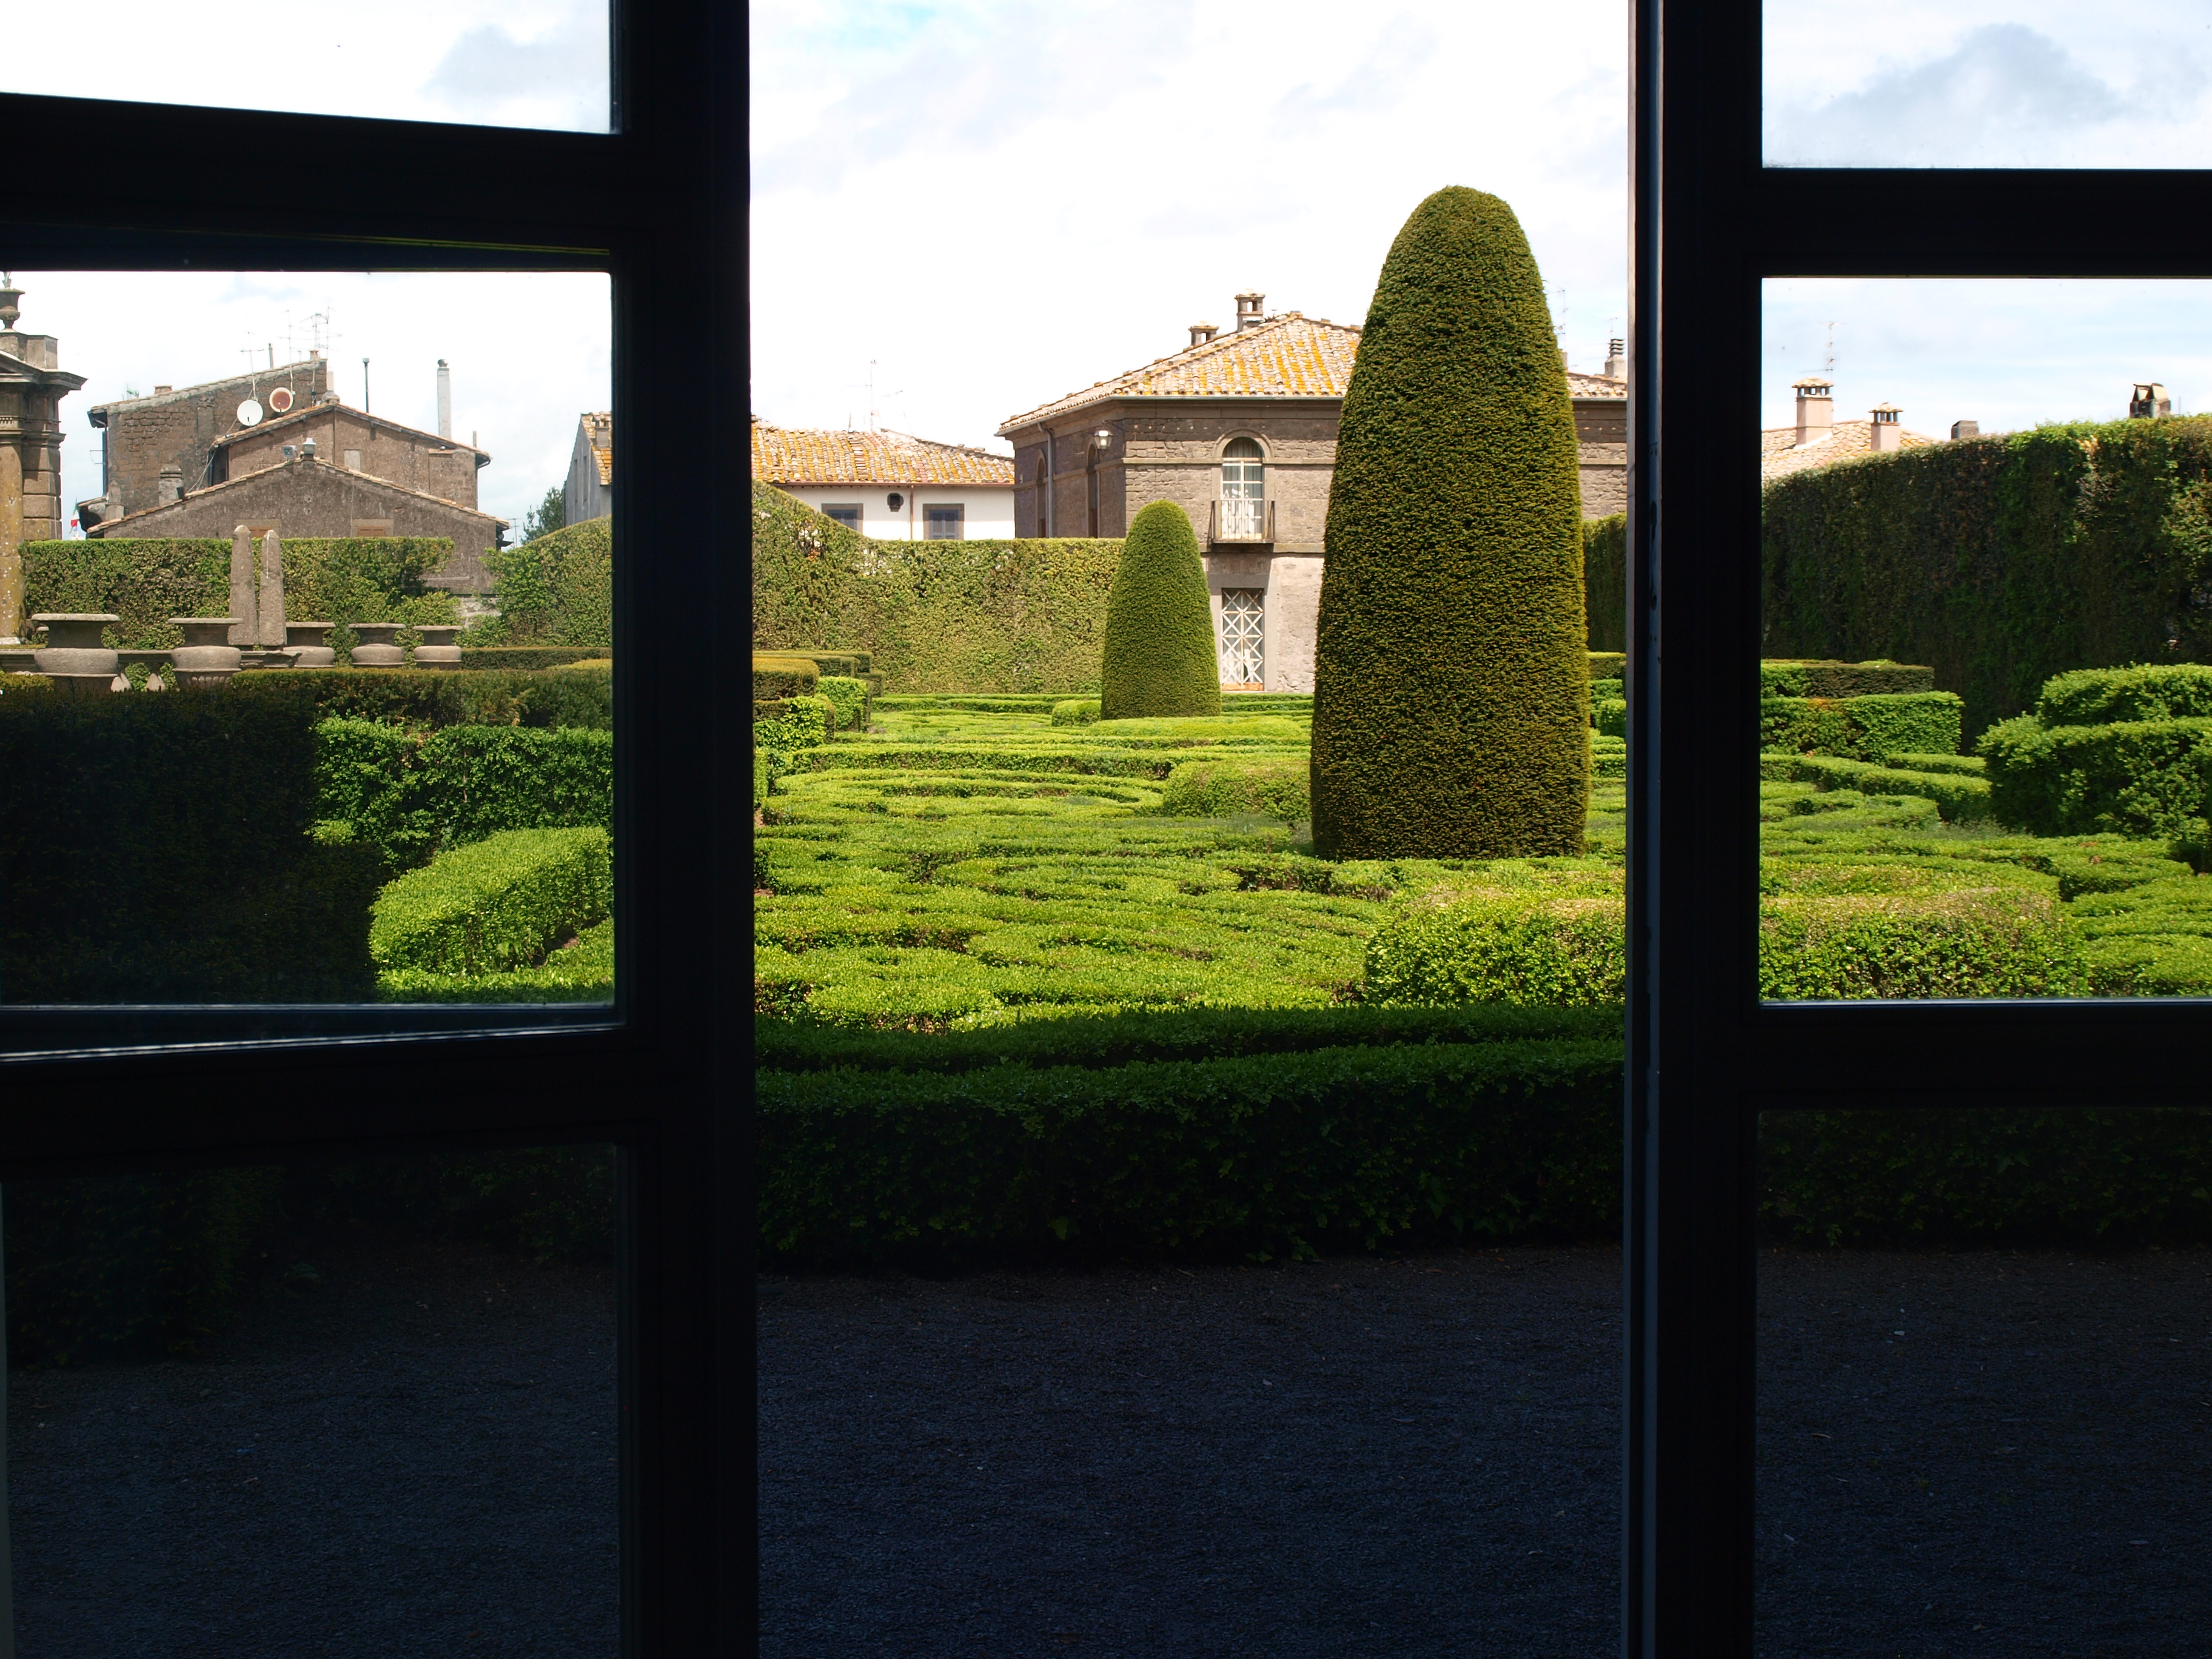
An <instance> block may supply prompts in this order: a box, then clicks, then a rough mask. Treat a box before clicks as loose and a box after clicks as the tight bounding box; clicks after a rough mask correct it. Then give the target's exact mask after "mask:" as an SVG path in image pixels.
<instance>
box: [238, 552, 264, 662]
mask: <svg viewBox="0 0 2212 1659" xmlns="http://www.w3.org/2000/svg"><path fill="white" fill-rule="evenodd" d="M254 608H255V607H254V604H253V532H252V531H250V530H248V529H247V528H246V526H244V525H240V526H238V528H237V529H235V530H234V531H232V532H230V614H231V615H232V616H234V617H237V618H238V620H237V621H236V622H234V623H232V624H231V625H230V642H231V643H232V644H233V645H235V646H239V647H242V648H244V649H246V650H248V651H251V650H252V648H253V647H254V645H255V644H256V643H257V638H256V636H257V635H258V634H259V633H260V631H261V630H260V629H258V627H257V626H256V625H255V623H254V614H253V613H254Z"/></svg>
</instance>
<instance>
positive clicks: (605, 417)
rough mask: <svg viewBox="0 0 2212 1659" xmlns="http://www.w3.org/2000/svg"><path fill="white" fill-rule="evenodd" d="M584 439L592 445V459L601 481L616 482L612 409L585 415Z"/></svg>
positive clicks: (603, 483)
mask: <svg viewBox="0 0 2212 1659" xmlns="http://www.w3.org/2000/svg"><path fill="white" fill-rule="evenodd" d="M584 441H585V442H586V444H587V445H589V446H590V447H591V451H592V462H593V464H594V465H597V466H598V468H599V483H601V484H602V485H606V484H611V483H614V481H615V417H614V415H613V413H612V412H611V411H602V412H600V413H599V414H597V415H586V416H584Z"/></svg>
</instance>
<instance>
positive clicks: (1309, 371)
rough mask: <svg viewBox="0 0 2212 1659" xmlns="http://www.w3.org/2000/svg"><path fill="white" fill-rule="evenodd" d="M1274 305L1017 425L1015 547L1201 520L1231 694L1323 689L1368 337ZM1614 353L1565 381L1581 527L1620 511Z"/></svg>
mask: <svg viewBox="0 0 2212 1659" xmlns="http://www.w3.org/2000/svg"><path fill="white" fill-rule="evenodd" d="M1265 301H1266V296H1265V295H1261V294H1257V293H1244V294H1240V295H1237V298H1236V306H1237V311H1236V317H1237V326H1236V327H1235V329H1234V330H1232V331H1229V332H1227V333H1224V332H1223V331H1221V330H1220V329H1218V328H1217V327H1216V326H1215V325H1212V323H1194V324H1192V325H1191V327H1190V342H1189V343H1188V345H1187V346H1185V347H1184V348H1183V349H1182V350H1180V351H1177V352H1176V353H1175V354H1173V355H1172V356H1166V357H1162V358H1160V359H1158V361H1157V362H1152V363H1148V364H1146V366H1145V367H1144V368H1137V369H1132V370H1130V371H1129V372H1128V373H1127V374H1121V375H1117V376H1115V377H1114V378H1113V379H1111V380H1101V381H1099V382H1098V383H1097V385H1096V386H1091V387H1089V388H1087V389H1086V390H1085V391H1082V392H1073V393H1071V394H1070V395H1069V396H1067V397H1065V398H1060V399H1059V400H1058V401H1056V402H1054V403H1049V404H1044V405H1043V406H1042V407H1041V408H1037V409H1033V410H1030V411H1029V412H1028V413H1027V414H1025V415H1018V416H1014V417H1013V418H1012V420H1010V421H1008V422H1006V424H1005V425H1003V426H1001V427H1000V428H999V435H1000V437H1002V438H1005V439H1006V440H1008V441H1011V442H1012V445H1013V447H1014V524H1015V534H1017V535H1019V536H1119V535H1121V534H1123V533H1124V532H1125V531H1126V530H1127V526H1128V522H1129V520H1130V519H1131V518H1132V517H1133V516H1134V515H1135V513H1136V512H1137V510H1138V509H1139V507H1144V506H1146V504H1147V503H1149V502H1152V501H1175V502H1176V503H1177V504H1179V505H1180V506H1181V507H1182V508H1183V510H1184V511H1185V512H1187V513H1189V514H1190V520H1191V524H1192V526H1194V528H1195V529H1196V530H1197V532H1198V535H1199V540H1200V546H1201V548H1202V550H1203V551H1204V554H1205V559H1206V585H1207V586H1208V587H1209V588H1210V589H1211V590H1212V594H1213V605H1214V617H1215V623H1216V628H1217V637H1218V640H1219V642H1220V647H1221V658H1222V684H1224V685H1225V686H1233V687H1237V688H1239V689H1249V690H1260V689H1262V688H1264V689H1265V690H1270V691H1310V690H1313V663H1314V647H1315V635H1316V624H1317V623H1318V620H1319V613H1320V608H1321V574H1322V531H1323V529H1324V527H1325V526H1326V525H1327V524H1328V487H1329V478H1330V475H1331V473H1332V472H1333V471H1334V468H1335V465H1336V428H1337V417H1338V416H1339V414H1340V411H1341V410H1342V409H1343V406H1344V393H1345V388H1346V386H1348V385H1349V384H1350V383H1351V380H1352V362H1353V359H1354V357H1355V356H1357V354H1358V349H1359V330H1358V328H1357V327H1355V326H1352V325H1349V324H1345V323H1332V322H1328V321H1326V320H1324V319H1321V318H1316V317H1307V316H1305V315H1304V314H1303V313H1299V312H1296V311H1286V312H1284V313H1280V314H1279V315H1275V316H1270V315H1268V314H1267V312H1266V309H1265ZM1606 370H1607V372H1606V373H1605V374H1574V373H1571V372H1570V373H1569V374H1568V376H1567V381H1568V392H1569V395H1570V396H1571V398H1572V399H1573V403H1574V410H1575V431H1576V436H1577V440H1578V441H1579V442H1580V446H1581V458H1582V489H1583V513H1584V515H1585V516H1587V517H1601V516H1603V515H1605V514H1607V513H1618V512H1620V511H1621V510H1622V508H1623V507H1625V506H1626V502H1627V465H1628V382H1627V380H1626V378H1625V373H1626V364H1625V362H1623V360H1622V357H1621V353H1620V343H1619V342H1618V341H1616V342H1614V343H1613V356H1612V357H1611V358H1610V359H1609V360H1608V361H1607V364H1606Z"/></svg>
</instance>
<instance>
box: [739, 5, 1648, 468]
mask: <svg viewBox="0 0 2212 1659" xmlns="http://www.w3.org/2000/svg"><path fill="white" fill-rule="evenodd" d="M1626 29H1627V20H1626V10H1625V8H1624V6H1623V5H1622V4H1621V3H1620V0H1570V3H1565V4H1560V5H1555V6H1552V7H1547V8H1528V7H1522V6H1512V5H1507V4H1504V3H1502V0H1488V3H1482V4H1477V5H1471V6H1462V7H1458V8H1452V9H1437V8H1433V7H1426V6H1419V5H1413V4H1408V3H1404V0H1384V3H1382V4H1378V5H1376V6H1373V7H1370V8H1368V9H1364V10H1347V9H1345V8H1342V7H1336V6H1327V7H1325V6H1322V5H1319V4H1315V3H1287V4H1279V5H1276V6H1273V7H1270V8H1267V9H1266V10H1265V12H1264V13H1255V11H1254V10H1253V9H1251V8H1250V7H1249V5H1245V4H1231V3H1226V0H1175V3H1149V4H1148V3H1143V0H1134V3H1121V4H1111V3H1106V0H1079V3H1073V4H1069V5H1066V6H1058V7H1053V8H1038V7H1035V6H1030V5H1020V4H1013V3H1008V0H963V3H958V4H952V5H945V6H926V5H910V4H909V5H895V4H882V3H870V0H844V3H836V4H830V5H826V6H825V5H818V4H817V5H799V4H796V3H792V0H783V3H774V0H771V3H767V4H763V5H761V6H757V7H756V8H755V9H754V13H753V49H754V59H753V76H754V86H753V94H754V96H753V123H754V125H753V139H754V155H755V163H754V165H755V173H754V187H755V193H754V197H753V202H752V222H753V234H754V242H753V307H754V311H753V341H754V353H755V355H754V374H755V384H754V388H753V404H754V408H755V409H756V410H757V412H758V413H759V414H760V415H761V416H763V418H765V419H769V420H774V421H777V422H782V423H786V424H790V425H801V426H817V425H818V426H842V425H844V424H845V423H846V422H847V420H848V417H849V418H850V419H852V420H853V421H854V422H855V423H859V424H865V422H866V419H867V397H868V393H867V391H866V379H867V375H868V373H869V364H870V362H871V360H874V361H875V362H876V363H877V365H878V367H877V371H876V373H877V386H878V397H879V398H882V395H883V394H884V393H886V392H893V391H902V392H903V394H904V395H903V398H902V400H898V401H896V402H892V401H889V400H885V401H884V402H883V404H882V405H881V406H882V407H883V410H884V412H883V415H882V423H883V424H885V425H892V426H902V427H904V428H907V429H911V430H915V431H919V432H921V433H922V434H924V435H927V436H931V437H939V438H950V439H957V440H964V441H980V440H981V439H983V438H984V437H985V435H987V434H989V433H990V432H992V431H993V430H994V428H996V427H997V426H998V425H999V424H1000V422H1002V421H1003V420H1004V419H1006V417H1007V416H1010V415H1013V414H1016V413H1018V412H1019V411H1021V410H1025V409H1029V408H1031V407H1034V406H1035V405H1036V404H1040V403H1042V402H1045V401H1046V400H1048V399H1049V398H1055V397H1058V396H1060V394H1062V393H1063V392H1068V391H1070V390H1073V389H1074V388H1076V387H1078V386H1087V385H1089V384H1091V382H1093V381H1095V380H1100V379H1103V378H1104V377H1106V376H1108V375H1111V374H1119V373H1120V372H1121V371H1122V370H1124V369H1127V368H1132V367H1134V366H1135V365H1137V364H1139V363H1142V362H1149V361H1150V360H1152V359H1153V358H1155V357H1158V356H1164V355H1165V354H1167V353H1169V352H1171V351H1173V350H1176V349H1178V348H1180V347H1181V346H1182V344H1184V343H1186V341H1187V339H1188V336H1187V335H1186V334H1185V333H1184V328H1185V326H1186V325H1188V324H1189V323H1191V322H1194V321H1196V320H1199V319H1208V320H1211V321H1213V322H1216V323H1224V322H1226V321H1228V320H1229V315H1228V313H1229V312H1230V307H1231V295H1233V294H1235V293H1236V292H1237V291H1238V290H1239V289H1247V288H1257V289H1261V290H1263V291H1264V292H1266V294H1267V296H1268V297H1267V304H1268V307H1269V308H1270V309H1271V310H1289V309H1297V310H1300V311H1304V312H1305V313H1307V314H1309V315H1312V316H1323V317H1329V318H1333V319H1338V320H1341V321H1346V322H1358V321H1359V320H1361V319H1363V318H1364V316H1365V314H1366V309H1367V302H1368V298H1369V295H1370V292H1371V290H1372V289H1373V285H1374V281H1375V276H1376V271H1377V270H1379V269H1380V267H1381V264H1382V261H1383V254H1384V253H1385V252H1386V251H1387V250H1388V249H1389V244H1390V240H1391V239H1392V238H1393V237H1394V236H1395V235H1396V234H1397V232H1398V229H1399V227H1400V226H1401V224H1402V223H1403V222H1404V221H1405V218H1406V216H1407V214H1408V213H1410V212H1411V211H1412V210H1413V206H1414V205H1415V204H1417V203H1418V202H1419V200H1420V199H1421V198H1422V197H1425V196H1426V195H1427V194H1428V193H1429V192H1430V191H1433V190H1436V189H1437V188H1439V187H1440V186H1443V185H1452V184H1459V185H1474V186H1475V187H1477V188H1479V189H1483V190H1488V191H1494V192H1496V193H1497V194H1498V195H1500V196H1503V197H1505V199H1506V200H1507V201H1509V202H1510V203H1511V204H1513V206H1514V208H1515V210H1516V212H1517V213H1518V214H1519V215H1520V216H1521V220H1522V224H1523V226H1524V228H1526V229H1527V231H1528V235H1529V239H1530V241H1531V243H1532V244H1533V246H1534V249H1535V252H1536V255H1537V258H1538V259H1539V261H1540V263H1541V265H1542V267H1543V270H1544V274H1545V280H1546V282H1547V284H1550V285H1552V286H1553V287H1554V288H1560V289H1565V329H1566V338H1567V343H1568V344H1569V346H1570V348H1571V350H1572V352H1573V354H1574V357H1575V361H1576V362H1577V365H1588V366H1591V367H1595V365H1596V363H1597V362H1598V361H1599V360H1600V359H1601V357H1602V356H1603V354H1604V349H1605V339H1606V337H1607V333H1608V332H1613V333H1618V332H1620V323H1619V320H1618V319H1620V315H1621V313H1624V312H1625V311H1626V297H1625V296H1626V263H1627V249H1626V240H1627V203H1626V111H1627V92H1626V75H1625V63H1626Z"/></svg>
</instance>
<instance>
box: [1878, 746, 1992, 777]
mask: <svg viewBox="0 0 2212 1659" xmlns="http://www.w3.org/2000/svg"><path fill="white" fill-rule="evenodd" d="M1878 758H1879V759H1880V760H1881V763H1882V764H1883V765H1884V766H1887V767H1888V768H1889V769H1891V770H1892V771H1895V772H1939V773H1940V772H1948V773H1951V774H1954V775H1957V776H1959V777H1962V778H1978V777H1980V776H1982V775H1983V774H1984V772H1985V771H1986V770H1987V769H1988V766H1989V763H1988V762H1986V761H1984V759H1983V758H1982V757H1980V756H1979V755H1950V754H1944V755H1917V754H1912V753H1910V752H1907V753H1905V754H1899V755H1882V756H1880V757H1878Z"/></svg>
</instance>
